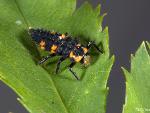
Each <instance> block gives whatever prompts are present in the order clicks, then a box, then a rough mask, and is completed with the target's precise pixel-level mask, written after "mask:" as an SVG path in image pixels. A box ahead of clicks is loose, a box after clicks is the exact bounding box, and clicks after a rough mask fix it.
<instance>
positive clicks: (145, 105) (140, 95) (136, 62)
mask: <svg viewBox="0 0 150 113" xmlns="http://www.w3.org/2000/svg"><path fill="white" fill-rule="evenodd" d="M147 44H149V43H148V42H147ZM149 49H150V46H149V47H148V49H146V46H145V43H144V42H143V43H142V44H141V46H140V48H139V49H138V50H137V52H136V53H135V56H133V55H132V57H131V72H130V73H129V72H128V71H127V70H125V69H123V71H124V74H125V75H126V76H125V77H126V103H125V105H124V113H147V112H149V111H150V106H149V105H150V99H149V95H150V82H149V80H150V56H149V54H148V51H149Z"/></svg>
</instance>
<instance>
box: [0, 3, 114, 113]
mask: <svg viewBox="0 0 150 113" xmlns="http://www.w3.org/2000/svg"><path fill="white" fill-rule="evenodd" d="M75 6H76V1H75V0H69V1H68V0H44V1H41V0H32V1H31V0H1V1H0V14H1V16H0V59H1V63H0V79H1V80H2V81H3V82H4V83H6V84H7V85H8V86H10V87H11V88H12V89H13V90H14V91H15V92H16V93H17V94H18V95H19V98H18V100H19V101H20V102H21V103H22V104H23V105H24V106H25V107H26V109H28V111H29V112H31V113H104V112H105V109H106V108H105V105H106V97H107V91H108V89H107V88H106V83H107V80H108V76H109V73H110V70H111V66H112V64H113V61H114V57H112V58H109V46H108V43H109V41H108V28H105V30H104V31H102V27H101V23H102V18H103V17H102V16H99V13H100V6H98V7H97V8H96V9H95V10H93V9H92V7H91V6H90V5H89V4H88V3H85V4H84V5H82V6H81V8H79V9H77V10H76V11H75ZM29 26H31V27H35V28H38V27H41V28H45V29H50V30H55V31H59V32H68V33H69V34H71V35H73V36H74V37H80V38H79V39H81V41H83V42H84V40H88V39H90V40H95V42H96V43H97V44H98V45H99V46H100V47H102V48H103V50H104V52H105V53H104V54H102V55H99V53H98V52H96V51H95V49H92V50H91V55H92V59H93V62H92V63H91V65H90V66H89V67H87V68H86V69H85V68H83V69H82V66H81V65H80V64H77V65H76V66H75V67H74V71H75V72H76V73H77V74H78V75H79V76H80V78H81V80H80V81H77V80H76V79H75V78H74V77H73V76H72V74H71V73H70V72H69V71H68V70H67V67H66V66H67V65H68V63H69V61H68V60H67V61H65V62H64V63H63V64H62V65H61V69H60V70H61V71H60V72H59V74H58V75H55V74H54V71H55V68H53V67H56V61H57V59H58V57H57V58H54V59H50V60H49V61H48V62H47V63H45V65H43V66H40V65H37V64H36V63H37V61H38V60H39V59H40V58H41V57H40V56H41V55H44V54H47V53H44V52H41V51H38V50H37V48H36V46H35V45H34V43H32V41H31V37H30V36H29V35H28V32H27V30H28V27H29ZM100 42H102V44H103V46H101V43H100ZM85 43H86V42H85Z"/></svg>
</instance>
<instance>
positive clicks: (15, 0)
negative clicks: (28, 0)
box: [14, 0, 69, 113]
mask: <svg viewBox="0 0 150 113" xmlns="http://www.w3.org/2000/svg"><path fill="white" fill-rule="evenodd" d="M14 2H15V4H16V7H17V9H18V11H19V13H20V14H21V16H22V18H23V21H24V22H25V25H26V27H27V29H28V28H29V27H30V26H29V23H28V21H27V19H26V18H25V16H24V14H23V12H22V10H21V8H20V6H19V4H18V2H17V0H14ZM44 70H45V69H44ZM45 71H46V70H45ZM46 72H47V71H46ZM47 73H48V72H47ZM48 74H49V73H48ZM49 77H50V78H49V81H51V82H52V85H53V87H54V90H55V92H56V94H57V95H58V98H59V99H60V102H61V103H62V104H63V106H64V109H65V112H66V113H69V112H68V110H67V107H66V105H65V104H64V103H63V100H62V98H61V96H60V94H59V92H58V90H57V88H56V85H55V83H54V81H53V79H52V78H51V76H49Z"/></svg>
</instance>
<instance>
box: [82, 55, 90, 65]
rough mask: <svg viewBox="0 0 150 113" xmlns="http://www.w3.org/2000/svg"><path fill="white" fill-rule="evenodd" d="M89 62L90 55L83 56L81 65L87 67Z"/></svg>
mask: <svg viewBox="0 0 150 113" xmlns="http://www.w3.org/2000/svg"><path fill="white" fill-rule="evenodd" d="M90 62H91V57H90V55H84V56H83V65H84V66H88V65H89V64H90Z"/></svg>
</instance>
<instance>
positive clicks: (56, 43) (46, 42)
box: [29, 28, 101, 79]
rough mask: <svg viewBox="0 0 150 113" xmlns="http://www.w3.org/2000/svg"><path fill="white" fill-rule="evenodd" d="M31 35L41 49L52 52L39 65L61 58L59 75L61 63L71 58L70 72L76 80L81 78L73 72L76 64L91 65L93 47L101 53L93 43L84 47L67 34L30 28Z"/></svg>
mask: <svg viewBox="0 0 150 113" xmlns="http://www.w3.org/2000/svg"><path fill="white" fill-rule="evenodd" d="M29 34H30V35H31V37H32V39H33V40H34V41H35V42H36V44H37V45H39V47H40V48H41V49H43V50H45V51H49V52H50V54H49V55H48V56H46V57H45V58H43V59H42V60H41V61H40V62H39V64H42V63H44V62H45V61H46V60H47V59H49V58H51V57H53V56H61V58H60V59H59V61H58V63H57V68H56V73H57V72H58V70H59V67H60V63H61V62H62V61H64V60H65V59H66V58H69V59H70V61H71V64H70V66H69V70H70V72H71V73H72V74H73V75H74V76H75V77H76V79H79V78H78V76H77V75H76V73H75V72H73V70H72V67H73V66H74V65H75V63H76V62H80V63H82V64H85V65H87V64H89V60H90V56H89V55H88V50H89V49H90V47H91V46H92V45H94V47H95V48H96V49H97V50H98V51H99V52H101V50H100V49H99V48H98V47H97V46H96V45H95V44H94V43H93V42H89V43H88V45H87V46H84V45H82V44H80V43H79V42H78V41H77V40H76V39H73V38H72V37H71V36H69V35H67V33H66V34H61V33H57V32H51V31H46V30H43V29H33V28H29Z"/></svg>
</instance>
